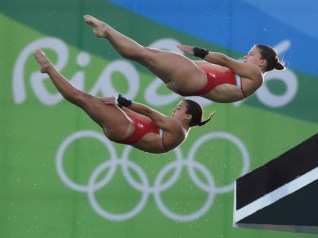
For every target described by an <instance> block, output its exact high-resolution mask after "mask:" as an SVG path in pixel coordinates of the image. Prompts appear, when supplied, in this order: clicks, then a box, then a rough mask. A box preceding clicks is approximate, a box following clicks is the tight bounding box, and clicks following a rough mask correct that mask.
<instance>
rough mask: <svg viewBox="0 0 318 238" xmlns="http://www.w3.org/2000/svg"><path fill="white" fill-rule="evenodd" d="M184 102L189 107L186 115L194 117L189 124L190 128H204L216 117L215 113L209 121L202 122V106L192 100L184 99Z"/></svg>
mask: <svg viewBox="0 0 318 238" xmlns="http://www.w3.org/2000/svg"><path fill="white" fill-rule="evenodd" d="M183 101H184V102H185V103H186V105H187V110H186V113H187V114H190V115H192V119H191V121H190V123H189V126H190V127H194V126H203V125H205V124H206V123H208V122H209V121H210V120H211V118H212V117H213V115H214V113H211V114H210V116H209V118H208V119H207V120H205V121H202V117H203V108H202V107H201V105H200V104H199V103H197V102H195V101H193V100H190V99H183Z"/></svg>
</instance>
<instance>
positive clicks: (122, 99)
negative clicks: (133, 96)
mask: <svg viewBox="0 0 318 238" xmlns="http://www.w3.org/2000/svg"><path fill="white" fill-rule="evenodd" d="M117 103H118V105H119V106H121V107H122V106H124V107H128V106H130V105H131V104H132V101H131V100H129V99H127V98H125V97H123V96H122V95H121V94H119V95H118V97H117Z"/></svg>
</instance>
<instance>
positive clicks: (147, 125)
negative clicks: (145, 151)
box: [112, 115, 163, 145]
mask: <svg viewBox="0 0 318 238" xmlns="http://www.w3.org/2000/svg"><path fill="white" fill-rule="evenodd" d="M128 116H129V118H130V119H131V120H132V121H133V122H134V125H135V131H134V133H133V134H132V135H131V136H130V137H128V138H126V139H123V140H112V141H114V142H117V143H121V144H127V145H133V144H135V143H137V142H138V141H139V140H140V139H141V138H142V137H144V135H146V134H148V133H150V132H153V133H156V134H158V135H159V136H160V138H161V140H162V141H163V130H162V129H161V128H158V127H157V126H156V124H155V123H153V121H148V120H147V121H144V120H141V119H140V118H135V117H133V116H132V115H128Z"/></svg>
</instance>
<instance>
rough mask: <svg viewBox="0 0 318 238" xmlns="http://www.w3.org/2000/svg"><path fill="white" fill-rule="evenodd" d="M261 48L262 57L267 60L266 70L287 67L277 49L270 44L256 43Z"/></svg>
mask: <svg viewBox="0 0 318 238" xmlns="http://www.w3.org/2000/svg"><path fill="white" fill-rule="evenodd" d="M255 47H256V48H258V49H259V51H260V54H261V56H262V59H266V60H267V67H266V69H265V70H266V72H267V71H271V70H273V69H277V70H283V69H285V66H284V64H283V63H282V62H281V61H279V59H278V54H277V52H276V50H275V49H273V48H272V47H270V46H268V45H255Z"/></svg>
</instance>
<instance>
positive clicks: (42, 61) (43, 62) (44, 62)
mask: <svg viewBox="0 0 318 238" xmlns="http://www.w3.org/2000/svg"><path fill="white" fill-rule="evenodd" d="M34 57H35V59H36V61H37V62H38V63H39V65H40V71H41V73H47V72H48V68H49V67H50V65H51V62H50V61H49V60H48V58H46V56H45V54H44V52H43V51H42V50H41V49H36V50H35V52H34Z"/></svg>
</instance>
